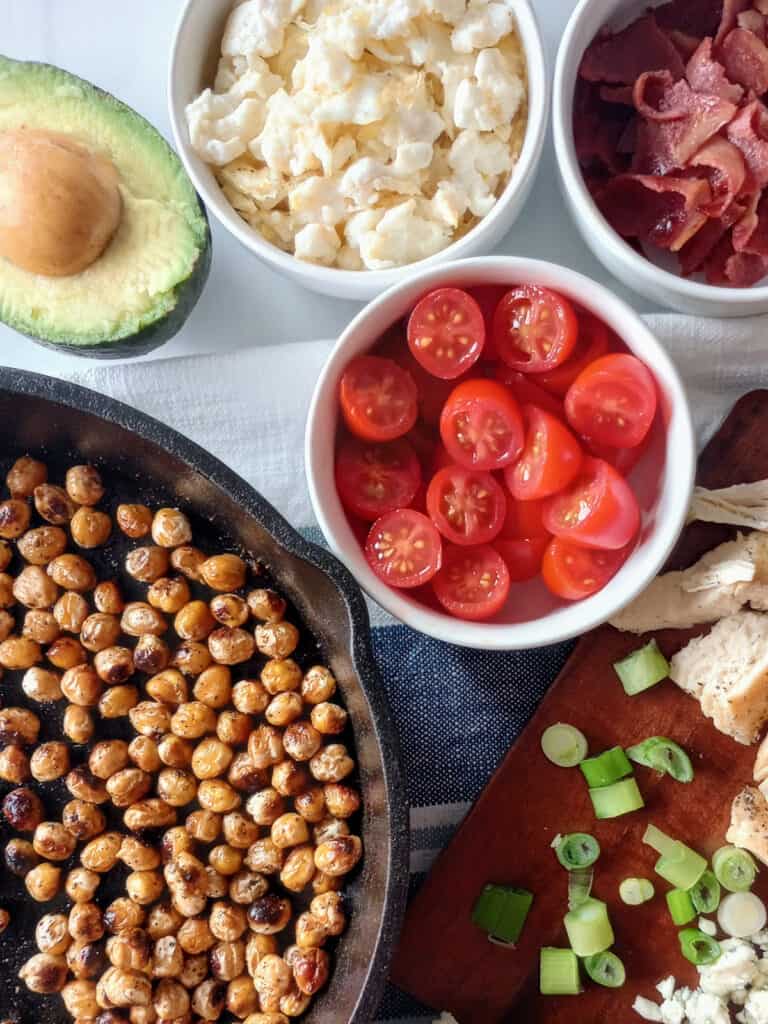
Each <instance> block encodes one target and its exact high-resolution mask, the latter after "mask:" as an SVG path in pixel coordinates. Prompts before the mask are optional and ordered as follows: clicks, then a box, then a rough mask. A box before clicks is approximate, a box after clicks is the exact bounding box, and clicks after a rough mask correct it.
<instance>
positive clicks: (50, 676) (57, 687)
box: [21, 667, 63, 704]
mask: <svg viewBox="0 0 768 1024" xmlns="http://www.w3.org/2000/svg"><path fill="white" fill-rule="evenodd" d="M21 688H22V690H23V691H24V693H25V694H26V695H27V697H29V699H30V700H35V701H37V702H38V703H40V704H49V703H52V702H53V701H57V700H61V698H62V696H63V694H62V692H61V678H60V676H59V674H58V673H57V672H52V671H51V670H50V669H45V668H38V667H35V668H30V669H27V671H26V672H25V673H24V678H23V679H22V680H21Z"/></svg>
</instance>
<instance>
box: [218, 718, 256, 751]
mask: <svg viewBox="0 0 768 1024" xmlns="http://www.w3.org/2000/svg"><path fill="white" fill-rule="evenodd" d="M252 732H253V719H252V718H251V716H250V715H244V714H242V713H241V712H240V711H229V710H226V711H222V712H221V713H220V714H219V718H218V721H217V723H216V735H217V736H218V738H219V739H220V740H221V742H222V743H228V744H230V745H231V746H235V747H239V746H242V745H244V744H246V743H247V742H248V739H249V737H250V735H251V733H252Z"/></svg>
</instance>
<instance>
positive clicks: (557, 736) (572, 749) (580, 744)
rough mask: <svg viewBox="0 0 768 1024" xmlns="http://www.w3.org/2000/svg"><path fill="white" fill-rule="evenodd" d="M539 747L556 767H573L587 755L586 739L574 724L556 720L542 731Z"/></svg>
mask: <svg viewBox="0 0 768 1024" xmlns="http://www.w3.org/2000/svg"><path fill="white" fill-rule="evenodd" d="M541 749H542V750H543V751H544V756H545V757H546V758H548V760H550V761H551V762H552V764H556V765H557V767H558V768H575V767H576V765H577V764H579V763H580V762H581V761H583V760H584V758H585V757H586V756H587V750H588V747H587V739H586V737H585V735H584V733H583V732H581V731H580V730H579V729H577V728H576V727H575V726H573V725H566V724H565V723H564V722H558V723H557V724H556V725H550V726H549V728H548V729H545V730H544V732H543V733H542V736H541Z"/></svg>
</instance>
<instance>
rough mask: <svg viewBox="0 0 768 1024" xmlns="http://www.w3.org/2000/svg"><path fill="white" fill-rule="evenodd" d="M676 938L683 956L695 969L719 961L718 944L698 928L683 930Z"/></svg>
mask: <svg viewBox="0 0 768 1024" xmlns="http://www.w3.org/2000/svg"><path fill="white" fill-rule="evenodd" d="M678 938H679V939H680V950H681V952H682V954H683V956H684V957H685V959H686V960H689V961H690V962H691V963H692V964H695V965H696V966H697V967H705V966H707V965H708V964H713V963H714V962H715V961H716V960H719V959H720V954H721V952H722V950H721V949H720V943H719V942H717V941H715V939H713V938H712V936H711V935H705V934H704V932H702V931H699V929H698V928H684V929H683V930H682V931H681V932H680V934H679V936H678Z"/></svg>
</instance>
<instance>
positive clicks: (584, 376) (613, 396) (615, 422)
mask: <svg viewBox="0 0 768 1024" xmlns="http://www.w3.org/2000/svg"><path fill="white" fill-rule="evenodd" d="M656 405H657V396H656V383H655V381H654V379H653V376H652V375H651V372H650V370H649V369H648V368H647V367H646V366H644V365H643V363H641V362H640V360H639V359H637V358H636V357H635V356H631V355H627V354H626V353H623V352H622V353H613V354H612V355H607V356H603V357H602V359H597V360H595V362H594V363H590V365H589V366H588V367H587V368H586V369H585V370H584V371H582V373H580V374H579V376H578V377H577V378H576V380H575V381H574V382H573V384H572V385H571V387H570V388H569V389H568V394H567V395H566V396H565V412H566V415H567V417H568V422H569V423H570V424H571V426H572V427H573V429H574V430H575V431H576V432H577V433H578V434H581V435H582V437H585V438H587V439H588V440H590V441H594V442H595V443H596V444H600V445H607V446H608V447H610V448H634V447H635V446H636V445H639V444H642V443H643V441H644V440H645V438H646V436H647V434H648V431H649V430H650V429H651V424H652V423H653V417H654V416H655V415H656Z"/></svg>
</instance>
